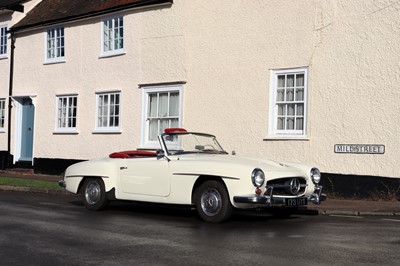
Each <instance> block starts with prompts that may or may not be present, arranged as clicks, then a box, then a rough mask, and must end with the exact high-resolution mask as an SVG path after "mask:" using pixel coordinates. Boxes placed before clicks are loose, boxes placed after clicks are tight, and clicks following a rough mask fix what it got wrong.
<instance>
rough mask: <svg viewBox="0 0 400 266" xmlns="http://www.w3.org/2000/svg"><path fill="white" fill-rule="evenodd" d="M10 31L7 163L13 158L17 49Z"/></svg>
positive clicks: (12, 33)
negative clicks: (12, 125) (15, 60)
mask: <svg viewBox="0 0 400 266" xmlns="http://www.w3.org/2000/svg"><path fill="white" fill-rule="evenodd" d="M9 33H10V35H11V36H10V39H11V51H10V80H9V88H8V125H7V126H8V129H7V156H8V161H7V165H8V163H9V161H10V158H11V110H12V104H11V101H12V99H11V98H12V95H13V86H14V50H15V35H14V32H12V31H11V32H9Z"/></svg>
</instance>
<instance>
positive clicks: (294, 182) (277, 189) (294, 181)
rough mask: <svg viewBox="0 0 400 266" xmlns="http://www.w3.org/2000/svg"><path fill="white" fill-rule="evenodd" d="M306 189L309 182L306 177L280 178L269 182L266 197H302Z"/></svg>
mask: <svg viewBox="0 0 400 266" xmlns="http://www.w3.org/2000/svg"><path fill="white" fill-rule="evenodd" d="M306 187H307V181H306V179H305V178H304V177H285V178H278V179H274V180H269V181H267V183H266V189H267V190H266V191H265V195H267V194H268V195H270V196H301V195H303V194H304V193H305V191H306ZM271 194H272V195H271Z"/></svg>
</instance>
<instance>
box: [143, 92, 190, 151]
mask: <svg viewBox="0 0 400 266" xmlns="http://www.w3.org/2000/svg"><path fill="white" fill-rule="evenodd" d="M142 89H143V92H142V136H141V148H146V149H158V148H160V143H159V141H158V139H157V140H155V141H151V140H149V126H150V120H149V119H148V108H149V96H150V94H154V93H166V92H168V93H171V92H178V94H179V99H178V104H179V109H178V125H177V127H182V120H183V116H182V114H183V85H182V84H176V85H156V86H146V87H142Z"/></svg>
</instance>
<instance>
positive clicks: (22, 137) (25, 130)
mask: <svg viewBox="0 0 400 266" xmlns="http://www.w3.org/2000/svg"><path fill="white" fill-rule="evenodd" d="M14 106H15V107H16V108H15V109H16V113H15V116H16V120H15V122H16V124H15V139H14V141H15V149H14V163H15V162H33V137H34V125H35V106H34V104H33V101H32V98H31V97H19V98H14Z"/></svg>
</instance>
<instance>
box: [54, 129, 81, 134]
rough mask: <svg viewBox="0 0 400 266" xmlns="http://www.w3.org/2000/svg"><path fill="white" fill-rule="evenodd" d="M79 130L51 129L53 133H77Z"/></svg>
mask: <svg viewBox="0 0 400 266" xmlns="http://www.w3.org/2000/svg"><path fill="white" fill-rule="evenodd" d="M78 134H79V132H78V131H77V130H76V129H73V130H62V129H57V130H54V131H53V135H78Z"/></svg>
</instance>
